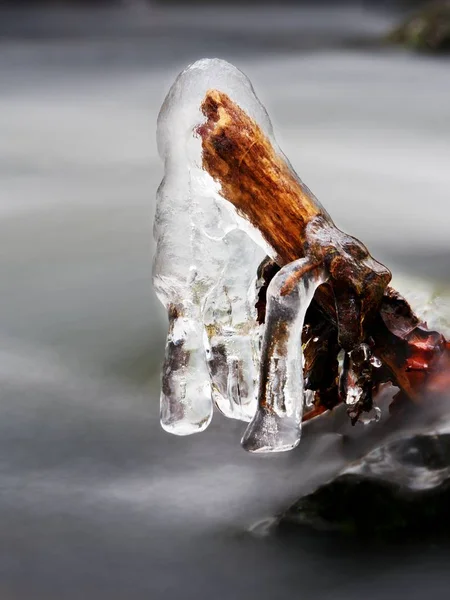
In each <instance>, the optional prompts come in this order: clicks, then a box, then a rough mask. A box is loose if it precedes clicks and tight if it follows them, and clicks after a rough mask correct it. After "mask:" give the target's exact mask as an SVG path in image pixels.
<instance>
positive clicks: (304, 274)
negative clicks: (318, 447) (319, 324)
mask: <svg viewBox="0 0 450 600" xmlns="http://www.w3.org/2000/svg"><path fill="white" fill-rule="evenodd" d="M326 280H327V276H326V274H325V272H324V271H323V269H322V268H321V267H315V268H311V265H310V264H309V260H308V259H306V258H302V259H299V260H297V261H294V262H291V263H289V264H287V265H286V266H285V267H283V268H282V269H281V270H280V271H279V272H278V273H277V274H276V275H275V277H274V278H273V279H272V281H271V282H270V284H269V287H268V290H267V308H266V322H265V328H264V341H263V347H262V358H261V376H260V387H259V395H258V408H257V411H256V414H255V416H254V418H253V420H252V422H251V423H250V425H249V426H248V428H247V431H246V432H245V434H244V437H243V438H242V445H243V447H244V448H245V449H246V450H248V451H250V452H283V451H286V450H292V449H293V448H295V447H296V446H297V445H298V443H299V442H300V435H301V425H302V415H303V403H304V386H303V355H302V330H303V324H304V320H305V315H306V311H307V308H308V306H309V305H310V303H311V300H312V299H313V296H314V293H315V291H316V289H317V288H318V287H319V285H321V284H322V283H325V281H326Z"/></svg>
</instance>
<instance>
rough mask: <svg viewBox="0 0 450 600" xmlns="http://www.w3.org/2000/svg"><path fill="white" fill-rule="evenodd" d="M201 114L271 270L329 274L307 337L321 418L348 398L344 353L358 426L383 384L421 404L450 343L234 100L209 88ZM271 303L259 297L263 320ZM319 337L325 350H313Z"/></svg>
mask: <svg viewBox="0 0 450 600" xmlns="http://www.w3.org/2000/svg"><path fill="white" fill-rule="evenodd" d="M202 111H203V114H204V115H205V117H206V121H205V123H204V124H203V125H202V126H201V127H199V129H198V134H199V135H200V136H201V139H202V148H203V168H204V169H205V170H206V171H207V172H208V173H209V174H210V175H211V176H212V177H213V178H214V179H215V180H216V181H217V182H219V183H220V185H221V194H222V196H223V197H224V198H225V199H226V200H227V201H229V202H230V203H231V204H233V206H234V207H235V209H236V211H237V212H238V214H239V215H240V216H241V217H243V218H245V219H246V220H248V221H249V222H250V223H251V224H252V225H253V226H254V227H256V228H257V229H258V230H259V231H260V232H261V234H262V236H263V238H264V240H265V241H266V243H267V245H268V246H269V247H270V248H271V259H272V261H273V262H272V266H271V267H270V268H269V269H268V267H267V265H268V264H270V263H269V262H267V261H266V264H265V267H264V268H265V269H266V272H271V274H272V276H273V274H274V273H275V272H276V271H277V269H278V268H280V267H282V266H284V265H286V264H287V263H289V262H292V261H294V260H296V259H299V258H302V257H306V256H307V257H309V258H311V261H312V262H311V264H318V263H320V264H322V265H324V267H325V268H326V269H327V272H328V273H329V275H330V279H329V283H327V284H325V285H322V286H320V287H319V288H318V290H317V292H316V295H315V301H314V302H313V304H312V306H311V307H310V310H309V311H308V315H307V327H305V329H304V333H303V343H304V345H305V357H306V367H305V374H306V382H307V386H309V388H310V389H313V390H315V391H316V408H315V410H316V411H317V413H318V414H319V413H320V412H322V411H323V410H324V409H325V408H332V406H334V405H335V404H337V403H338V402H339V401H341V400H342V393H343V392H342V390H340V389H339V382H338V380H337V377H338V369H337V353H338V352H339V350H340V349H341V348H344V349H345V350H346V351H347V353H348V356H349V357H350V358H349V361H350V362H352V364H351V365H350V367H349V368H351V369H353V371H352V373H353V375H352V376H353V377H356V378H357V380H358V385H361V387H362V388H364V390H365V392H364V396H363V397H362V399H361V400H360V402H359V403H358V404H357V405H356V406H355V407H353V408H352V411H351V415H350V416H351V417H352V420H354V421H356V420H357V419H358V417H359V415H360V413H361V412H362V411H364V410H370V408H371V394H372V389H374V388H375V389H376V388H377V386H378V385H379V384H380V383H382V382H384V381H392V382H393V383H394V385H397V386H398V387H399V388H400V390H401V396H402V398H403V397H405V398H410V399H417V398H418V397H419V396H420V393H421V392H422V390H423V387H424V385H425V383H426V381H427V378H429V376H430V373H433V370H434V369H435V368H436V367H437V365H438V363H439V361H440V359H441V357H442V355H443V354H444V353H445V352H446V351H447V349H448V348H447V346H446V344H445V340H444V338H443V336H442V335H440V334H439V333H436V332H430V331H428V330H427V329H426V326H425V325H423V324H421V323H420V322H419V319H418V318H417V317H416V316H415V315H414V313H413V312H412V310H411V309H410V307H409V305H408V303H407V302H406V301H405V300H404V299H403V298H401V296H400V295H399V294H397V293H396V292H395V291H394V290H392V289H391V288H389V287H388V284H389V281H390V278H391V274H390V272H389V270H388V269H387V268H386V267H385V266H384V265H382V264H381V263H379V262H377V261H376V260H375V259H373V258H372V257H371V256H370V254H369V252H368V250H367V248H366V247H365V246H364V245H363V244H362V243H361V242H359V240H357V239H355V238H353V237H351V236H349V235H347V234H345V233H344V232H342V231H340V230H339V229H337V228H336V227H335V225H334V223H333V221H332V220H331V217H330V216H329V215H328V213H327V212H326V211H325V209H324V208H323V207H322V206H321V204H320V203H319V201H318V200H317V198H316V197H315V196H314V195H313V193H312V192H311V191H310V190H309V189H308V188H307V187H306V186H305V185H304V184H303V183H302V182H301V181H300V179H299V178H298V177H297V175H296V174H295V173H294V171H293V170H292V168H291V167H290V165H289V164H288V162H287V161H286V159H285V157H284V156H283V155H281V154H280V153H278V152H277V151H276V150H275V149H274V148H273V146H272V144H271V142H270V140H269V139H268V138H267V136H266V135H265V134H264V132H263V131H262V130H261V128H260V127H259V126H258V124H257V123H256V122H255V121H254V120H253V119H251V118H250V117H249V116H248V115H247V114H246V113H245V112H244V111H243V110H242V109H241V108H240V107H239V106H238V105H237V104H236V103H235V102H233V101H232V100H231V99H230V98H229V97H228V96H227V95H226V94H224V93H223V92H220V91H218V90H210V91H209V92H208V93H207V94H206V97H205V99H204V101H203V103H202ZM269 281H270V277H268V278H267V285H268V283H269ZM262 294H264V289H263V290H262ZM263 305H264V298H262V300H261V295H260V302H259V305H258V310H259V312H260V313H261V315H262V318H263V312H264V311H263ZM323 317H325V319H326V323H327V324H326V325H324V320H323ZM313 338H314V339H316V338H317V339H319V340H320V343H319V344H317V343H316V344H308V342H309V341H310V340H311V339H313ZM361 344H364V352H365V353H366V354H367V351H368V350H367V349H370V355H367V356H366V357H365V358H364V360H363V359H360V358H358V357H357V356H358V355H357V354H356V353H355V352H359V351H357V349H358V348H360V347H361ZM352 353H353V358H352ZM373 356H374V357H376V359H377V360H379V361H380V362H381V366H380V367H379V368H376V369H372V368H371V367H370V365H369V359H371V360H372V359H373ZM372 362H373V360H372ZM358 365H359V366H358ZM358 369H359V370H358Z"/></svg>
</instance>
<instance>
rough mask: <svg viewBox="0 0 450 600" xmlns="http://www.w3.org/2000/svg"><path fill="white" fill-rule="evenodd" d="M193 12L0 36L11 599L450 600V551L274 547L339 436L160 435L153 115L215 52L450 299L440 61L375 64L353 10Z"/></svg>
mask: <svg viewBox="0 0 450 600" xmlns="http://www.w3.org/2000/svg"><path fill="white" fill-rule="evenodd" d="M198 10H199V9H197V13H194V12H188V11H187V9H179V10H176V9H172V10H169V9H167V10H165V9H162V8H156V7H153V8H150V9H148V10H147V9H145V7H143V6H140V7H139V6H137V5H136V6H134V8H133V7H132V8H129V9H128V10H126V11H125V9H123V10H118V9H117V10H116V11H108V12H101V11H100V12H98V13H95V12H94V13H89V14H88V13H87V12H83V11H82V10H79V11H56V10H53V11H41V12H38V11H34V12H32V11H28V12H23V13H21V12H20V11H16V12H14V11H9V12H6V11H5V13H4V15H3V19H0V20H1V25H0V82H1V83H0V85H1V94H0V131H1V136H0V174H1V182H2V184H1V188H0V239H1V240H2V244H1V253H0V282H1V283H0V286H1V312H0V382H1V403H0V516H1V519H0V532H1V534H0V597H1V598H5V600H6V599H7V598H8V599H9V598H11V599H12V598H14V599H15V598H18V599H28V598H29V599H30V600H31V599H32V600H36V599H40V598H43V599H45V600H53V599H55V600H60V599H62V598H64V599H72V598H73V599H79V598H80V599H81V598H83V599H88V598H89V599H90V598H96V599H101V598H108V600H115V599H125V598H126V599H132V600H135V599H139V598H146V599H149V598H152V599H153V598H155V599H157V598H158V599H159V598H174V599H177V600H178V599H190V598H192V599H194V598H196V599H202V598H208V597H211V598H219V599H230V600H234V599H238V598H248V599H253V598H255V599H256V598H257V599H266V598H267V599H268V600H272V599H273V600H276V599H278V598H284V597H287V596H292V597H295V598H297V597H298V598H305V599H307V600H308V599H309V598H314V599H315V598H317V599H319V598H320V599H330V600H339V599H340V598H346V599H347V600H348V599H351V598H355V599H356V598H361V597H363V598H374V599H377V598H384V599H386V600H389V599H390V598H395V599H396V600H400V599H402V598H405V599H406V598H407V599H408V600H414V599H416V598H417V599H418V598H425V597H427V598H428V597H429V598H433V600H434V599H438V598H447V597H448V586H449V585H450V574H449V570H448V558H449V548H447V547H446V546H445V545H444V546H443V545H439V546H428V545H425V544H424V545H420V544H418V545H413V546H409V547H408V548H404V547H389V548H383V549H379V548H368V547H367V545H365V544H363V543H362V542H350V541H348V542H345V543H344V542H343V541H341V540H337V539H335V538H331V537H329V536H327V535H324V534H315V533H312V532H307V531H293V532H290V533H285V534H283V535H280V534H279V535H273V534H270V527H268V525H270V519H271V518H272V517H273V516H274V515H276V514H277V513H278V512H279V511H280V510H282V509H284V508H286V507H288V506H289V505H290V503H291V502H292V501H293V500H295V499H296V498H297V497H298V496H299V494H301V493H304V492H305V491H308V490H310V489H313V488H314V486H315V485H317V484H318V483H319V482H321V481H324V480H325V479H326V478H327V477H329V476H331V475H332V474H333V473H336V472H337V471H338V470H339V469H340V468H341V467H342V466H343V465H344V464H346V463H347V462H348V460H349V459H351V458H352V456H350V455H349V454H348V453H346V452H345V451H344V450H343V444H342V436H341V434H340V433H339V432H336V431H333V428H328V429H327V426H324V431H323V432H317V431H315V430H314V428H310V429H308V427H306V428H305V432H304V439H303V440H302V442H301V443H300V446H299V447H298V449H297V450H295V451H293V452H291V453H286V454H282V455H277V456H254V455H249V454H247V453H245V452H244V451H243V450H242V449H241V448H240V446H239V439H240V437H241V434H242V431H243V428H244V427H245V424H242V423H239V422H234V421H228V420H226V419H224V418H222V417H220V416H219V415H215V417H214V419H213V423H212V424H211V426H210V427H209V429H208V430H207V431H206V432H205V433H203V434H201V435H195V436H191V437H187V438H177V437H174V436H170V435H168V434H166V433H165V432H163V431H162V429H161V428H160V425H159V415H158V412H159V406H158V397H159V366H160V364H161V361H162V353H163V345H164V338H165V327H166V316H165V313H164V311H163V309H162V307H160V305H159V303H158V302H157V300H156V298H155V296H154V294H153V291H152V289H151V257H152V253H153V251H154V246H153V241H152V234H151V231H152V219H153V211H154V203H155V191H156V187H157V186H158V184H159V182H160V180H161V177H162V165H161V164H160V162H159V159H158V156H157V151H156V144H155V121H156V116H157V113H158V110H159V107H160V104H161V102H162V100H163V99H164V96H165V94H166V92H167V89H168V87H169V86H170V84H171V83H172V81H173V79H174V77H175V76H176V74H177V73H178V72H179V71H180V70H181V69H182V68H184V67H185V66H186V64H188V63H189V62H191V61H193V60H195V59H197V58H200V57H201V56H214V55H218V56H221V57H223V58H226V59H227V60H230V61H231V62H234V63H235V64H236V65H237V66H238V67H240V68H241V69H243V70H244V71H245V72H246V74H247V75H248V76H249V77H250V79H251V80H252V81H253V83H254V86H255V89H256V91H257V94H258V95H259V97H260V99H261V101H262V102H263V104H265V105H266V107H267V109H268V111H269V113H270V115H271V118H272V120H273V123H274V126H275V129H276V134H277V139H278V141H279V143H280V145H281V147H282V148H283V150H284V152H285V153H286V154H287V156H288V157H289V158H290V160H291V162H292V163H293V165H294V167H295V168H296V169H297V170H298V172H299V174H300V176H301V177H302V179H303V180H304V181H305V182H306V183H307V185H308V186H309V187H310V188H311V189H312V190H313V191H314V193H315V194H316V195H317V196H318V197H319V199H320V200H321V201H322V202H323V204H324V205H325V206H326V208H327V210H329V212H330V213H331V215H332V216H333V218H334V219H335V220H336V222H337V224H338V225H339V226H341V227H342V228H343V229H345V230H346V231H348V232H349V233H352V234H354V235H356V236H357V237H360V238H361V239H362V240H363V241H364V242H365V243H366V244H367V246H368V247H369V248H370V250H371V252H372V254H373V255H374V256H376V258H378V259H380V260H382V261H384V262H386V264H388V265H389V266H390V267H392V268H393V269H394V270H396V271H397V272H398V273H400V274H402V273H405V274H409V275H411V274H413V275H415V276H417V277H419V278H422V279H423V280H424V281H425V282H427V283H426V285H429V286H431V288H434V287H436V289H437V288H439V287H443V286H444V287H445V286H448V285H449V279H450V272H449V266H448V265H449V242H448V240H449V219H450V208H449V207H450V204H449V189H450V170H449V164H450V143H449V139H450V77H449V76H448V73H449V67H450V63H449V61H448V59H435V58H432V57H423V56H417V55H411V54H408V53H405V52H402V51H392V50H387V49H379V48H377V47H374V46H375V45H374V44H372V42H371V40H373V39H374V38H375V37H376V36H377V35H379V34H380V33H381V32H383V31H384V30H385V29H386V28H387V27H389V26H390V24H391V23H392V22H394V21H395V17H394V15H389V14H383V13H375V12H370V11H368V10H367V9H366V10H364V11H363V10H362V9H361V8H358V6H356V7H355V6H349V7H347V8H341V9H340V10H337V9H332V8H329V9H326V8H324V7H320V8H317V9H311V8H307V7H303V8H298V9H294V8H291V9H284V8H283V9H281V8H279V9H277V10H276V11H275V10H273V11H272V12H270V10H269V9H268V11H269V12H265V11H261V12H260V13H258V16H257V17H255V13H254V12H253V13H252V12H251V11H250V9H248V10H247V9H245V10H244V9H239V8H234V9H233V10H232V11H231V12H230V11H225V10H222V12H220V10H219V9H212V8H205V9H204V10H203V12H202V13H199V12H198ZM230 10H231V9H230ZM239 10H240V11H241V12H239ZM233 11H234V12H233ZM327 11H328V12H327ZM302 34H304V35H302ZM355 455H357V452H356V454H355ZM267 529H269V531H267Z"/></svg>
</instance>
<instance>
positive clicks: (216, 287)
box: [153, 60, 268, 435]
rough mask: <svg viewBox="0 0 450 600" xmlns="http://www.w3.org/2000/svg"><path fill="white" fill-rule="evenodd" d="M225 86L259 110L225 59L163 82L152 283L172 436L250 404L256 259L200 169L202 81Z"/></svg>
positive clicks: (258, 251) (243, 413)
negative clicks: (163, 316)
mask: <svg viewBox="0 0 450 600" xmlns="http://www.w3.org/2000/svg"><path fill="white" fill-rule="evenodd" d="M217 86H220V87H226V89H227V90H228V91H231V90H232V91H234V92H235V95H236V99H237V100H239V101H240V102H241V103H242V105H243V106H245V108H246V110H248V111H249V112H252V113H253V114H254V116H255V118H258V119H260V120H261V121H264V120H266V121H267V123H268V117H267V115H266V113H265V111H264V109H263V108H262V106H261V105H260V104H259V102H258V101H257V99H256V97H255V96H254V94H253V91H252V88H251V84H250V82H249V81H248V80H247V78H246V77H245V76H244V75H243V74H242V73H241V72H240V71H238V70H237V69H235V68H234V67H232V66H231V65H229V64H228V63H225V62H224V61H208V60H203V61H199V62H197V63H195V64H194V65H192V66H191V67H189V68H188V69H186V70H185V71H184V72H183V73H181V75H180V76H179V77H178V79H177V80H176V82H175V83H174V85H173V86H172V88H171V90H170V92H169V94H168V96H167V98H166V100H165V102H164V104H163V107H162V109H161V112H160V115H159V118H158V132H157V139H158V148H159V152H160V155H161V158H162V159H163V161H164V166H165V174H164V179H163V181H162V183H161V185H160V187H159V189H158V194H157V196H158V201H157V209H156V215H155V225H154V236H155V239H156V241H157V253H156V256H155V261H154V269H153V281H154V286H155V290H156V293H157V295H158V297H159V299H160V300H161V302H162V303H163V304H164V306H165V307H166V308H167V311H168V315H169V333H168V336H167V342H166V353H165V361H164V366H163V376H162V391H161V424H162V426H163V428H164V429H166V430H167V431H170V432H171V433H175V434H177V435H187V434H190V433H194V432H196V431H202V430H203V429H205V428H206V427H207V426H208V424H209V422H210V420H211V417H212V409H213V404H212V400H214V402H215V403H216V405H217V407H218V408H219V409H220V410H221V411H222V412H223V413H224V414H225V415H226V416H228V417H233V418H238V419H242V420H246V421H249V420H250V419H251V418H252V416H253V414H254V412H255V408H256V389H257V380H258V371H259V354H260V338H261V327H260V325H259V324H258V323H257V320H256V308H255V302H256V293H257V290H256V272H257V267H258V265H259V263H260V262H261V261H262V259H263V258H264V256H265V252H264V250H263V249H262V248H261V246H263V243H262V241H261V240H260V238H259V237H258V233H257V232H253V237H254V238H256V239H257V240H258V241H259V242H260V245H257V244H256V243H255V242H254V241H253V240H252V239H251V238H250V237H249V235H247V234H246V233H244V232H243V231H242V226H241V221H242V219H240V218H239V217H238V216H237V215H236V214H235V213H234V212H233V210H231V207H230V206H228V203H227V202H225V201H224V200H223V198H222V197H221V196H220V195H219V193H218V192H219V190H218V186H217V184H216V183H215V182H214V180H213V179H212V178H211V177H210V176H209V175H208V174H207V173H206V172H205V171H204V170H203V169H202V168H201V145H200V141H199V139H198V136H197V135H196V133H195V131H196V128H197V127H198V126H199V125H200V124H201V122H202V114H201V113H200V104H201V101H202V99H203V97H204V95H205V94H206V92H207V91H208V89H210V88H211V87H217Z"/></svg>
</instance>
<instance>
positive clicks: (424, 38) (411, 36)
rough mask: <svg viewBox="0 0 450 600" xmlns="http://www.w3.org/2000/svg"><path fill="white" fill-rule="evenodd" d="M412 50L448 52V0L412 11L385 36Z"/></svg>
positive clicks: (449, 38) (449, 45)
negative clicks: (398, 25)
mask: <svg viewBox="0 0 450 600" xmlns="http://www.w3.org/2000/svg"><path fill="white" fill-rule="evenodd" d="M387 41H388V42H392V43H396V44H402V45H404V46H407V47H409V48H412V49H414V50H422V51H428V52H450V2H448V1H446V2H434V3H431V4H427V5H426V6H425V7H424V8H422V9H421V10H419V11H418V12H416V13H414V14H413V15H412V16H411V17H409V18H408V19H407V20H406V21H405V22H404V23H402V25H400V27H398V28H396V29H395V30H394V31H393V32H392V33H390V34H389V35H388V37H387Z"/></svg>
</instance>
